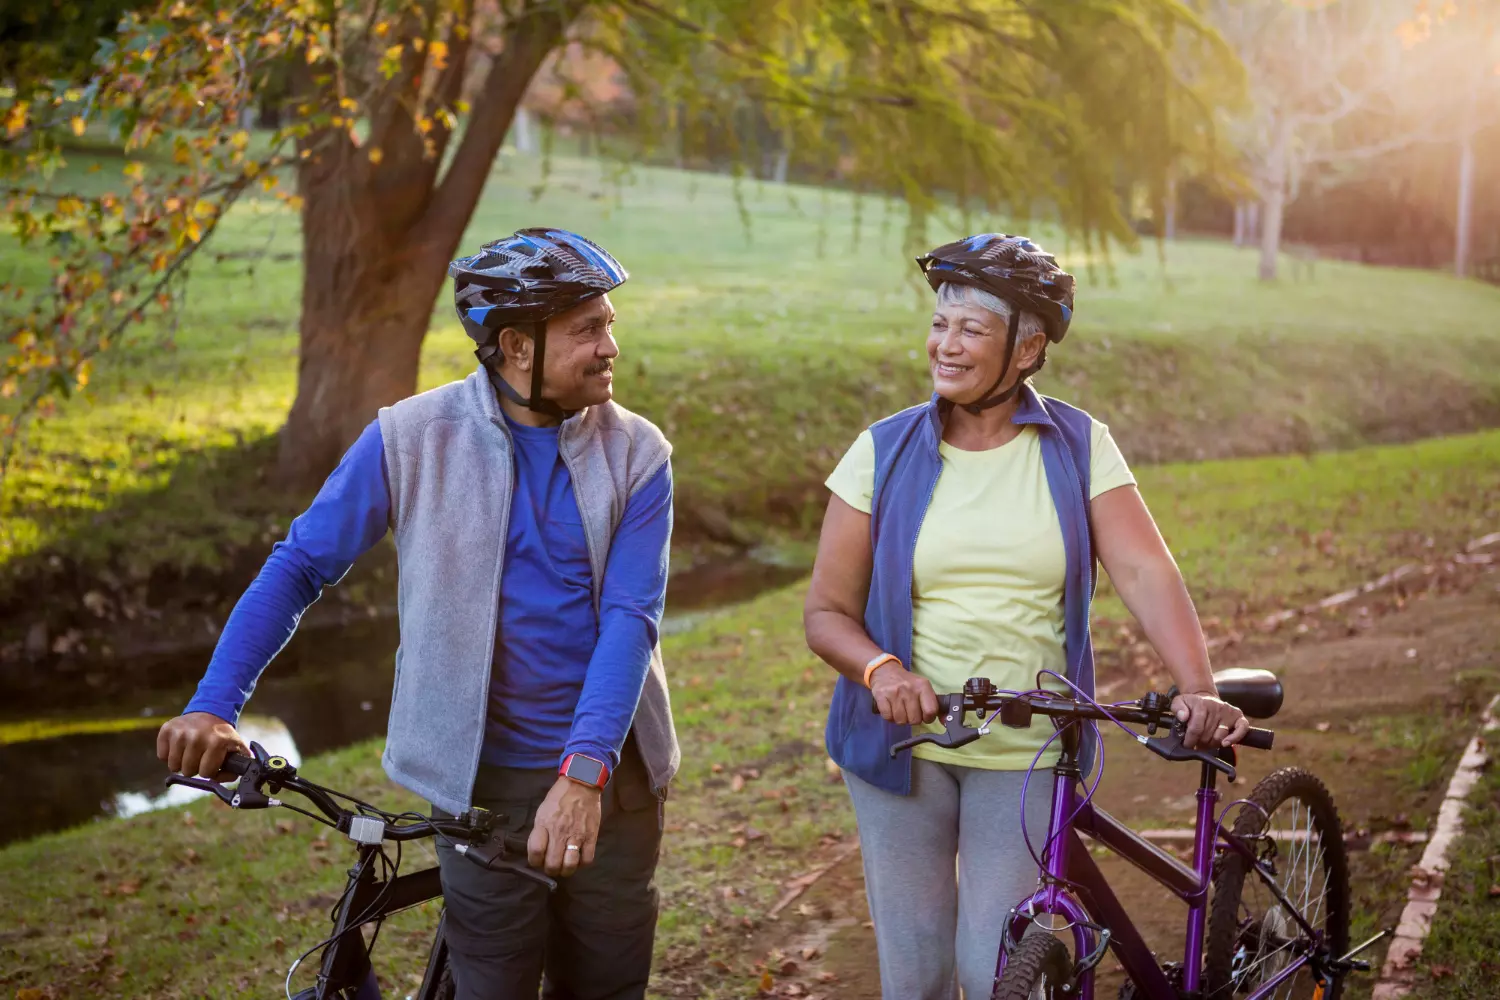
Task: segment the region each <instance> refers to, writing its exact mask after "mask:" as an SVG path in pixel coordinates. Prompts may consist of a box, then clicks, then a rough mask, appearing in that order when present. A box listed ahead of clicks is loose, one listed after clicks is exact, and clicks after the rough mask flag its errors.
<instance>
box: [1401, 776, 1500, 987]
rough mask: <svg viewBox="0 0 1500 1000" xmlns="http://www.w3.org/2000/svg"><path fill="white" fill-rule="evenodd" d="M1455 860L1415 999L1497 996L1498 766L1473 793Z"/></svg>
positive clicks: (1446, 880) (1424, 953) (1499, 922)
mask: <svg viewBox="0 0 1500 1000" xmlns="http://www.w3.org/2000/svg"><path fill="white" fill-rule="evenodd" d="M1449 861H1450V864H1451V867H1450V868H1449V869H1448V874H1447V876H1446V877H1445V878H1444V880H1443V895H1442V898H1441V900H1440V901H1439V903H1438V912H1437V916H1436V917H1434V918H1433V921H1432V931H1431V933H1430V934H1429V936H1428V938H1427V942H1426V944H1425V946H1424V947H1423V949H1422V958H1421V961H1420V963H1419V965H1418V967H1417V972H1418V980H1417V984H1416V986H1415V988H1414V989H1413V990H1412V993H1411V996H1412V997H1413V998H1415V1000H1460V998H1462V1000H1469V998H1471V997H1482V996H1492V995H1494V991H1495V977H1496V975H1497V974H1500V959H1497V955H1496V953H1495V942H1496V941H1500V888H1497V887H1496V886H1497V884H1500V771H1497V770H1496V769H1495V768H1493V767H1491V768H1489V769H1487V770H1486V771H1485V772H1484V775H1483V777H1481V778H1480V781H1479V784H1478V786H1477V787H1476V788H1475V789H1474V791H1473V792H1472V793H1471V794H1470V796H1469V805H1468V811H1467V813H1466V815H1465V816H1464V834H1463V836H1462V837H1461V838H1460V839H1459V841H1458V843H1457V845H1456V849H1455V850H1454V851H1453V853H1452V854H1451V855H1450V856H1449Z"/></svg>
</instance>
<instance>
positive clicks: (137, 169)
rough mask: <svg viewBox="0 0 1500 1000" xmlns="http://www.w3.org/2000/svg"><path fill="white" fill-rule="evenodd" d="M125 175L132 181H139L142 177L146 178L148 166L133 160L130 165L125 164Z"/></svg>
mask: <svg viewBox="0 0 1500 1000" xmlns="http://www.w3.org/2000/svg"><path fill="white" fill-rule="evenodd" d="M123 173H124V174H125V176H126V177H129V178H130V179H131V180H133V181H138V180H140V179H141V178H142V177H145V176H146V165H145V164H144V163H142V162H141V161H140V160H131V161H130V162H129V163H127V164H125V170H124V171H123Z"/></svg>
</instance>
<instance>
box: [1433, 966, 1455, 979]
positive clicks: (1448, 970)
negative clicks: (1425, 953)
mask: <svg viewBox="0 0 1500 1000" xmlns="http://www.w3.org/2000/svg"><path fill="white" fill-rule="evenodd" d="M1451 975H1453V966H1451V965H1434V966H1433V967H1432V978H1433V979H1447V978H1448V977H1449V976H1451Z"/></svg>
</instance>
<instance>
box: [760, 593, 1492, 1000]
mask: <svg viewBox="0 0 1500 1000" xmlns="http://www.w3.org/2000/svg"><path fill="white" fill-rule="evenodd" d="M1475 584H1476V585H1475V586H1473V587H1472V588H1471V589H1469V590H1468V592H1467V593H1464V594H1458V595H1449V596H1443V597H1434V598H1428V599H1423V600H1417V601H1414V602H1412V603H1411V604H1410V605H1408V606H1407V607H1406V608H1405V609H1403V610H1401V611H1399V612H1397V613H1394V614H1391V615H1389V616H1386V617H1380V618H1374V619H1373V620H1372V621H1371V623H1370V625H1369V627H1368V628H1366V629H1364V630H1362V631H1360V633H1359V634H1357V635H1353V636H1349V635H1346V636H1343V637H1339V638H1318V637H1316V636H1307V637H1295V636H1294V637H1292V642H1291V643H1290V644H1289V645H1288V646H1287V647H1286V648H1284V649H1283V650H1282V651H1281V652H1280V653H1277V654H1275V655H1265V654H1264V652H1261V653H1259V654H1257V656H1256V658H1255V659H1253V660H1247V661H1245V662H1243V663H1242V664H1241V665H1246V666H1265V667H1269V668H1272V669H1275V670H1276V671H1277V672H1278V673H1279V674H1280V675H1281V676H1282V678H1283V681H1284V683H1285V685H1286V687H1287V691H1288V703H1287V706H1286V708H1285V709H1284V710H1283V711H1282V713H1281V714H1280V715H1279V716H1278V717H1277V718H1276V720H1275V722H1274V723H1273V725H1274V727H1275V728H1276V729H1277V731H1278V741H1277V742H1278V749H1277V750H1276V751H1274V752H1272V753H1269V754H1252V753H1244V754H1242V756H1241V765H1242V766H1241V778H1240V780H1239V781H1238V782H1236V784H1235V785H1234V786H1232V788H1231V789H1230V790H1231V791H1237V792H1239V793H1240V794H1246V793H1248V791H1249V789H1250V788H1251V787H1252V785H1253V783H1254V782H1255V781H1257V780H1259V779H1260V778H1261V777H1262V776H1263V775H1264V774H1266V773H1267V772H1268V771H1270V770H1272V769H1273V768H1275V767H1279V766H1282V765H1284V764H1289V763H1294V762H1295V763H1297V764H1299V765H1301V766H1304V767H1307V768H1309V769H1311V770H1313V771H1314V772H1315V773H1317V774H1318V775H1320V776H1321V777H1322V778H1323V780H1324V781H1325V782H1326V783H1327V784H1328V785H1329V786H1330V788H1331V789H1332V791H1333V794H1334V797H1335V799H1336V800H1337V801H1338V802H1339V804H1340V810H1341V813H1342V815H1343V817H1344V823H1345V827H1346V829H1348V830H1356V831H1358V830H1364V831H1368V832H1370V833H1372V834H1373V833H1379V832H1382V831H1385V830H1407V829H1412V830H1422V829H1424V828H1425V827H1426V825H1427V824H1428V823H1429V822H1430V821H1431V818H1432V816H1433V814H1434V813H1435V811H1436V806H1437V803H1438V801H1439V800H1440V799H1441V796H1442V789H1443V785H1444V782H1445V781H1446V780H1447V774H1448V772H1449V771H1450V770H1451V769H1452V766H1453V763H1454V761H1455V760H1456V758H1457V755H1458V753H1459V752H1460V751H1461V749H1462V746H1463V744H1464V742H1465V740H1467V739H1468V736H1469V730H1470V728H1471V723H1472V719H1473V718H1474V717H1476V713H1477V712H1478V710H1479V708H1480V707H1481V706H1482V704H1483V701H1484V699H1485V696H1486V695H1487V693H1489V692H1491V691H1492V689H1494V688H1496V687H1497V685H1500V630H1497V629H1496V628H1495V627H1494V622H1495V621H1496V620H1497V617H1500V573H1494V574H1486V575H1485V576H1484V577H1482V578H1481V579H1479V580H1476V581H1475ZM1223 660H1224V658H1223V657H1222V656H1221V657H1220V662H1221V664H1222V663H1223ZM1107 763H1108V770H1107V773H1106V777H1105V781H1104V784H1103V785H1102V787H1101V789H1100V793H1099V797H1100V802H1101V803H1102V805H1103V806H1104V807H1105V808H1106V809H1108V810H1109V811H1110V812H1111V813H1113V814H1115V815H1116V816H1119V817H1121V818H1122V819H1124V820H1126V821H1127V822H1129V823H1131V824H1132V825H1135V826H1137V827H1183V826H1189V825H1191V822H1192V808H1193V797H1192V793H1193V790H1194V785H1195V780H1196V772H1195V771H1193V769H1191V768H1184V767H1182V766H1180V765H1171V764H1167V763H1166V762H1163V761H1159V760H1157V759H1156V758H1154V757H1151V756H1149V755H1147V754H1145V753H1142V752H1139V751H1138V750H1136V749H1135V748H1134V747H1133V746H1132V745H1131V744H1130V743H1129V741H1128V740H1127V739H1125V738H1123V737H1113V738H1110V740H1109V743H1108V744H1107ZM1189 772H1192V773H1189ZM1184 846H1185V845H1184ZM1420 852H1421V847H1420V845H1416V846H1404V845H1380V846H1378V847H1376V848H1374V849H1369V850H1357V851H1355V852H1354V853H1353V854H1352V855H1351V860H1352V864H1351V878H1352V881H1353V883H1354V911H1355V924H1354V934H1355V936H1356V937H1358V936H1359V935H1361V934H1362V933H1365V932H1367V931H1372V930H1373V929H1375V928H1379V927H1382V926H1388V925H1390V924H1392V923H1394V921H1395V919H1396V918H1397V916H1398V915H1399V913H1400V907H1401V901H1402V899H1403V898H1404V889H1405V881H1404V879H1403V877H1402V876H1403V874H1404V872H1405V871H1406V869H1407V868H1409V867H1410V866H1411V865H1412V864H1413V863H1414V862H1415V861H1416V859H1417V857H1418V856H1419V855H1420ZM1099 860H1100V864H1101V867H1103V869H1104V871H1105V873H1106V875H1107V876H1108V877H1109V878H1110V880H1111V883H1112V884H1113V886H1114V887H1115V889H1116V892H1117V893H1118V894H1119V895H1120V897H1121V900H1122V901H1123V902H1124V903H1125V905H1126V907H1127V908H1128V909H1129V910H1130V911H1131V912H1132V913H1133V914H1134V915H1135V916H1136V918H1137V920H1138V926H1140V927H1141V929H1142V930H1143V932H1144V933H1145V934H1146V936H1147V940H1148V941H1150V942H1152V943H1153V944H1157V943H1159V944H1160V945H1161V946H1162V949H1163V953H1164V955H1166V956H1167V957H1171V955H1170V954H1168V953H1169V952H1170V951H1171V950H1172V949H1173V948H1175V949H1179V954H1178V959H1179V960H1180V948H1181V937H1182V932H1183V927H1184V921H1185V917H1186V908H1185V907H1183V906H1182V905H1181V904H1180V903H1178V902H1177V901H1176V900H1175V897H1171V896H1169V895H1168V894H1167V893H1166V892H1165V891H1164V890H1162V889H1161V888H1159V887H1158V886H1156V885H1155V884H1154V883H1152V882H1150V881H1149V880H1148V879H1146V878H1145V876H1142V875H1139V874H1138V873H1137V872H1136V871H1135V869H1133V868H1131V867H1130V866H1129V865H1128V864H1126V863H1125V862H1123V861H1120V860H1118V859H1116V858H1114V857H1113V856H1108V857H1102V858H1100V859H1099ZM1163 899H1170V900H1171V901H1172V905H1162V900H1163ZM868 920H869V916H868V913H867V910H866V903H865V898H864V879H863V875H862V873H861V870H860V860H859V856H858V854H857V853H854V854H851V855H850V857H849V858H848V859H847V860H845V861H844V862H842V863H840V864H838V865H836V866H835V867H834V868H833V869H831V870H830V871H829V872H828V873H827V874H826V875H824V876H823V877H821V878H819V879H818V880H817V882H816V883H815V884H814V885H813V886H812V887H811V888H810V889H809V890H808V891H807V892H806V893H805V894H804V895H803V896H802V897H801V898H800V899H799V900H798V901H797V902H796V903H795V904H793V905H791V906H789V907H787V908H786V909H785V910H784V911H783V912H782V913H781V915H780V916H779V918H778V919H777V920H775V921H772V922H769V923H768V924H767V925H766V928H765V931H764V933H763V934H762V935H761V936H760V938H759V939H758V941H757V945H758V946H759V947H761V948H763V949H764V951H765V956H764V962H765V968H766V969H767V971H768V972H769V973H770V977H771V990H770V993H772V994H774V995H777V996H789V997H840V998H842V997H848V998H864V997H872V998H873V997H879V995H880V989H879V974H878V969H877V960H876V954H875V946H874V936H873V933H872V931H871V930H870V928H869V924H868ZM1382 954H1383V953H1377V954H1373V955H1372V956H1371V957H1372V958H1373V959H1374V960H1376V961H1377V963H1378V961H1379V959H1380V958H1381V957H1382ZM1103 969H1104V975H1103V977H1102V979H1103V982H1101V984H1100V985H1101V988H1100V989H1099V990H1098V993H1097V995H1098V996H1099V997H1100V998H1101V1000H1105V998H1112V997H1113V996H1114V995H1115V991H1116V989H1117V987H1118V984H1119V983H1120V982H1121V981H1122V977H1121V976H1120V974H1119V971H1118V967H1117V966H1115V965H1114V963H1113V962H1112V961H1111V960H1110V959H1106V961H1105V964H1104V967H1103ZM765 984H766V981H765V980H764V979H763V980H762V985H763V986H764V985H765ZM1369 989H1370V983H1369V982H1368V981H1366V982H1361V983H1359V984H1357V985H1356V986H1354V987H1353V988H1352V989H1351V990H1350V991H1347V992H1346V994H1345V995H1346V996H1349V997H1354V998H1358V997H1363V996H1367V995H1368V991H1369Z"/></svg>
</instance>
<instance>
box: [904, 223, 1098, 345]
mask: <svg viewBox="0 0 1500 1000" xmlns="http://www.w3.org/2000/svg"><path fill="white" fill-rule="evenodd" d="M917 266H918V267H920V268H921V269H922V273H923V274H924V275H926V277H927V283H928V284H929V285H931V286H932V289H933V291H937V288H938V286H939V285H941V284H943V283H944V282H953V283H955V284H959V285H972V286H973V287H975V288H979V289H982V290H984V291H986V292H990V293H991V294H993V295H997V296H999V297H1000V298H1002V299H1004V300H1005V301H1006V302H1009V303H1012V304H1014V305H1019V306H1020V307H1021V308H1022V309H1023V310H1025V311H1026V312H1030V313H1035V314H1036V315H1038V316H1040V317H1041V320H1042V325H1043V328H1044V329H1045V330H1046V331H1047V339H1048V340H1050V341H1051V342H1052V343H1054V344H1055V343H1057V342H1058V341H1059V340H1062V339H1063V337H1064V336H1066V335H1067V332H1068V324H1069V323H1071V322H1072V321H1073V276H1072V275H1071V274H1069V273H1068V272H1067V271H1064V270H1063V269H1062V268H1060V267H1058V266H1057V258H1056V257H1054V256H1052V255H1051V254H1050V253H1048V252H1047V251H1045V250H1043V249H1042V248H1041V247H1039V246H1037V245H1036V244H1035V243H1033V242H1031V241H1030V240H1028V239H1027V238H1026V237H1024V236H1011V235H1008V234H1006V233H980V234H979V235H977V236H970V237H969V238H968V239H964V240H959V241H958V242H956V243H945V244H944V245H943V246H940V247H938V248H937V249H935V250H930V251H928V252H927V253H925V254H923V255H922V256H920V257H918V258H917Z"/></svg>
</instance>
